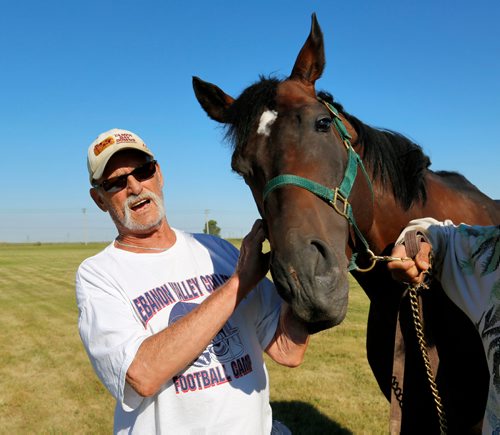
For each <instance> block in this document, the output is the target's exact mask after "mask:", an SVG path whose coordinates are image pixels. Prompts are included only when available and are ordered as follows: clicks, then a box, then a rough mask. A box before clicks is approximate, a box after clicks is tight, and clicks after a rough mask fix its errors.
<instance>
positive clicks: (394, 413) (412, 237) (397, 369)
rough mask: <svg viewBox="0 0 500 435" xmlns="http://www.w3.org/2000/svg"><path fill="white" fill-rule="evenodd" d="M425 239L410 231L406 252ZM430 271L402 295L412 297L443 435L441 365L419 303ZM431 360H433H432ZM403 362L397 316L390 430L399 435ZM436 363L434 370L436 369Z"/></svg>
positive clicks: (410, 252)
mask: <svg viewBox="0 0 500 435" xmlns="http://www.w3.org/2000/svg"><path fill="white" fill-rule="evenodd" d="M422 240H423V241H426V242H428V240H427V239H426V237H425V236H423V235H422V234H420V233H417V232H416V231H408V232H407V233H406V234H405V237H404V244H405V247H406V253H407V255H408V257H410V258H414V257H415V256H416V255H417V252H418V250H419V243H420V241H422ZM430 270H431V269H429V270H428V273H427V274H426V276H425V277H424V280H423V281H422V282H421V283H420V284H415V285H410V284H408V286H407V288H406V290H405V292H404V293H403V296H402V297H404V295H405V294H406V293H408V295H409V298H410V307H411V311H412V317H413V324H414V326H415V333H416V336H417V341H418V345H419V350H420V353H421V355H422V359H423V361H424V366H425V371H426V375H427V380H428V382H429V387H430V390H431V394H432V397H433V399H434V403H435V406H436V412H437V416H438V421H439V429H440V433H441V435H444V434H446V433H447V432H448V424H447V419H446V413H445V411H444V407H443V403H442V400H441V396H440V394H439V389H438V386H437V383H436V380H435V375H434V373H437V366H438V364H439V356H438V354H437V349H436V346H435V345H433V346H429V345H428V344H427V341H426V339H425V334H424V327H423V323H422V318H423V311H422V307H421V306H420V302H419V300H420V299H421V296H420V293H421V292H422V291H423V290H428V289H429V282H430V276H431V275H430ZM431 360H432V361H431ZM404 365H405V350H404V340H403V335H402V331H401V324H400V318H399V310H398V317H397V322H396V337H395V343H394V362H393V375H392V381H391V419H390V433H391V434H398V433H399V432H400V431H401V410H402V407H403V390H402V387H403V380H404ZM433 366H434V370H433Z"/></svg>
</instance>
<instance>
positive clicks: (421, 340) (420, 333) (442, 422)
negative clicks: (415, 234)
mask: <svg viewBox="0 0 500 435" xmlns="http://www.w3.org/2000/svg"><path fill="white" fill-rule="evenodd" d="M428 288H429V286H428V284H427V283H426V282H425V281H423V282H421V283H420V284H416V285H413V286H411V285H409V286H408V294H409V296H410V305H411V311H412V315H413V323H414V325H415V332H416V334H417V339H418V344H419V347H420V352H421V354H422V358H423V360H424V365H425V371H426V373H427V379H428V381H429V386H430V389H431V392H432V396H433V398H434V402H435V404H436V410H437V414H438V419H439V428H440V431H441V434H442V435H443V434H446V433H447V432H448V423H447V420H446V414H445V411H444V407H443V403H442V401H441V396H440V395H439V390H438V387H437V384H436V381H435V379H434V375H433V373H432V367H431V363H430V361H429V355H428V353H427V342H426V341H425V336H424V328H423V325H422V321H421V319H420V310H419V306H418V305H419V304H418V291H419V290H421V289H428Z"/></svg>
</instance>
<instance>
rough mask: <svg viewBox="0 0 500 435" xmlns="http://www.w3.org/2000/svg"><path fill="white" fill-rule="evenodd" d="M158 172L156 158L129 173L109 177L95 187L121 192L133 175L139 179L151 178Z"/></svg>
mask: <svg viewBox="0 0 500 435" xmlns="http://www.w3.org/2000/svg"><path fill="white" fill-rule="evenodd" d="M155 173H156V160H151V161H150V162H147V163H144V165H141V166H139V167H137V168H135V169H134V170H133V171H132V172H129V173H128V174H123V175H119V176H118V177H112V178H108V179H107V180H104V181H103V182H102V183H100V184H94V185H93V186H94V187H96V188H97V187H102V188H103V189H104V190H105V191H106V192H119V191H120V190H122V189H124V188H125V187H127V180H128V177H129V176H130V175H132V176H133V177H134V178H135V179H136V180H137V181H146V180H149V179H150V178H151V177H152V176H153V175H154V174H155Z"/></svg>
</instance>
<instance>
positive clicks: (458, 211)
mask: <svg viewBox="0 0 500 435" xmlns="http://www.w3.org/2000/svg"><path fill="white" fill-rule="evenodd" d="M425 183H426V190H427V200H426V201H425V203H423V202H414V203H413V204H412V206H411V207H410V208H409V209H408V210H404V209H403V207H402V206H401V204H399V203H398V201H397V200H396V198H395V197H394V195H393V194H392V192H391V191H390V189H388V188H384V187H382V186H381V185H380V183H374V185H373V191H374V207H373V222H372V226H371V228H370V230H369V231H368V232H367V234H365V237H366V240H367V241H368V244H369V245H370V248H371V249H372V250H373V252H375V253H376V254H380V253H381V252H383V251H384V250H386V249H387V248H388V247H389V246H391V245H392V244H393V243H394V242H395V241H396V239H397V238H398V236H399V234H400V233H401V231H402V230H403V229H404V227H405V226H406V225H407V224H408V222H409V221H410V220H412V219H418V218H422V217H433V218H435V219H437V220H439V221H443V220H445V219H450V220H452V221H453V222H454V223H455V224H459V223H468V224H471V225H473V224H474V225H496V224H498V222H500V210H499V207H498V206H497V205H496V204H495V201H493V200H492V199H490V198H488V197H487V196H485V195H484V194H482V193H481V192H480V191H479V190H477V189H474V188H470V187H466V186H464V185H460V184H458V185H453V184H452V183H450V181H449V180H447V179H446V178H444V177H441V176H439V175H438V174H436V173H433V172H431V171H429V172H428V173H427V174H426V176H425ZM457 204H460V206H457Z"/></svg>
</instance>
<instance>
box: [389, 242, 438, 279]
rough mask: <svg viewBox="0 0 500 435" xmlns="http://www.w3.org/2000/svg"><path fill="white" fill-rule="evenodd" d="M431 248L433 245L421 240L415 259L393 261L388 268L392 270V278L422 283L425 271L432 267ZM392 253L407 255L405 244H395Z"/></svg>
mask: <svg viewBox="0 0 500 435" xmlns="http://www.w3.org/2000/svg"><path fill="white" fill-rule="evenodd" d="M431 250H432V246H431V245H430V244H429V243H426V242H421V243H420V247H419V251H418V253H417V255H416V257H415V259H414V260H405V261H391V262H390V263H389V264H388V265H387V268H388V269H389V271H390V272H391V275H392V278H393V279H395V280H396V281H401V282H406V283H409V284H420V283H421V282H422V281H423V279H424V273H425V272H426V271H427V270H428V269H429V267H430V265H429V254H430V252H431ZM391 255H392V256H393V257H401V258H403V257H406V248H405V246H404V245H397V246H394V248H393V250H392V253H391Z"/></svg>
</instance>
